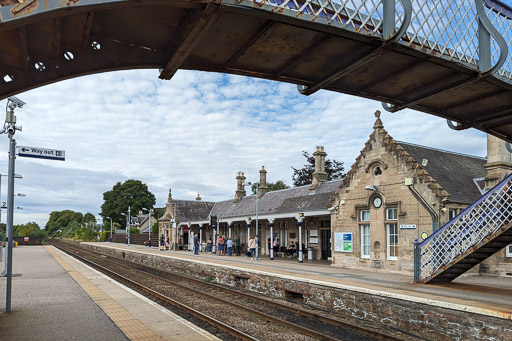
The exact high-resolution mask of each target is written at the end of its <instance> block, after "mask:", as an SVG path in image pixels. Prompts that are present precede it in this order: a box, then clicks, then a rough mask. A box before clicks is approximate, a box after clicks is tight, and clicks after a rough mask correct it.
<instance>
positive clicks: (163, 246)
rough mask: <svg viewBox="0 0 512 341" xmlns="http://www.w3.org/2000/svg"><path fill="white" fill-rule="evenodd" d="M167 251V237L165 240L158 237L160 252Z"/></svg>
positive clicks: (162, 236) (162, 237)
mask: <svg viewBox="0 0 512 341" xmlns="http://www.w3.org/2000/svg"><path fill="white" fill-rule="evenodd" d="M165 250H169V237H167V238H165V237H164V235H163V234H162V235H161V236H160V251H165Z"/></svg>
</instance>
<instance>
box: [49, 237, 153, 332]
mask: <svg viewBox="0 0 512 341" xmlns="http://www.w3.org/2000/svg"><path fill="white" fill-rule="evenodd" d="M44 248H45V249H46V251H48V253H49V254H50V255H52V257H53V258H55V260H56V261H57V262H58V263H59V264H60V265H61V266H62V268H64V270H66V272H67V273H68V274H69V275H70V276H71V278H73V279H74V280H75V282H76V283H78V285H80V287H82V289H84V291H85V292H86V293H87V295H89V296H90V297H91V298H92V300H93V301H94V302H95V303H96V304H97V305H98V306H99V307H100V308H101V309H102V310H103V311H104V312H105V314H107V315H108V317H110V319H111V320H112V321H114V323H115V324H116V325H117V326H118V327H119V329H121V330H122V331H123V333H124V334H125V335H126V337H127V338H129V339H130V340H134V341H143V340H144V341H150V340H155V341H157V340H158V341H160V340H162V339H161V338H160V337H159V336H158V335H156V334H155V333H153V332H152V331H151V330H149V329H148V328H146V326H145V325H144V324H143V323H142V322H140V321H139V320H138V319H136V318H135V317H134V316H133V315H132V314H131V313H130V312H129V311H127V310H126V309H125V308H123V307H122V306H121V305H120V304H119V303H117V302H116V301H115V300H113V299H112V298H111V297H110V296H108V295H107V294H106V293H105V292H104V291H103V290H101V289H100V288H98V287H97V286H96V285H94V284H93V283H92V282H91V281H89V280H88V279H87V278H86V277H85V276H84V275H82V274H81V273H80V272H78V271H77V270H76V269H75V268H74V267H73V266H72V265H71V264H69V263H68V262H66V261H65V260H64V259H62V257H60V256H59V255H57V254H56V253H55V252H54V251H53V250H52V249H51V248H50V247H48V246H45V247H44Z"/></svg>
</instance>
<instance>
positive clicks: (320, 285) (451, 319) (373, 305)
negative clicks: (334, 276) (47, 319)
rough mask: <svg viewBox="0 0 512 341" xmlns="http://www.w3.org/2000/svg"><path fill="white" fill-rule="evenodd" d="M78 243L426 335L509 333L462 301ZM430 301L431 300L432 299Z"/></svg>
mask: <svg viewBox="0 0 512 341" xmlns="http://www.w3.org/2000/svg"><path fill="white" fill-rule="evenodd" d="M82 247H84V248H87V249H92V250H94V251H98V252H101V253H103V254H106V255H109V256H113V257H117V258H122V259H126V260H129V261H132V262H135V263H139V264H144V265H148V266H152V267H155V268H158V269H162V270H167V271H173V272H179V273H181V274H185V275H188V276H191V277H194V278H199V279H207V278H208V279H209V280H212V281H214V282H216V283H219V284H224V285H228V286H232V287H240V288H244V289H246V290H249V291H253V292H258V293H262V294H265V295H267V296H271V297H276V298H294V299H302V300H303V302H304V303H305V304H308V305H311V306H314V307H318V308H322V309H328V310H330V311H333V312H336V313H338V314H339V315H340V316H344V317H354V318H356V319H358V320H360V321H361V320H363V321H367V323H368V324H369V325H371V324H379V325H385V326H386V329H388V330H389V331H390V333H391V335H392V334H393V331H394V330H398V331H402V332H404V333H407V334H409V335H414V336H416V337H419V338H422V339H427V340H443V341H445V340H447V339H453V340H477V339H478V340H509V339H510V335H512V324H511V321H510V316H509V317H508V319H507V318H500V317H495V316H490V315H484V314H483V313H479V312H476V311H471V309H470V308H468V307H466V306H457V305H455V304H454V305H453V308H451V309H449V308H446V307H447V306H449V304H446V303H445V304H444V306H445V307H439V306H436V305H435V301H433V300H429V301H428V302H430V304H428V303H427V300H425V299H421V298H414V297H410V296H405V295H400V294H392V293H382V292H378V291H375V290H371V289H363V288H356V287H348V286H343V285H335V284H333V285H327V284H326V283H325V282H320V281H315V280H308V279H303V280H298V279H297V277H291V276H283V275H280V276H276V275H271V274H268V273H264V272H261V271H256V270H248V269H243V270H241V269H239V268H235V267H230V266H222V267H221V266H218V265H215V264H211V263H205V262H201V261H189V260H184V259H181V258H179V257H173V256H167V255H165V256H164V255H158V254H148V253H144V252H140V251H135V250H134V251H131V250H130V251H126V250H121V249H115V248H109V247H105V246H101V245H94V244H82ZM433 302H434V303H433Z"/></svg>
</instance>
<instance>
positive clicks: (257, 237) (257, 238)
mask: <svg viewBox="0 0 512 341" xmlns="http://www.w3.org/2000/svg"><path fill="white" fill-rule="evenodd" d="M254 184H255V185H258V186H259V183H258V182H255V183H254ZM243 185H244V186H252V185H253V184H252V183H251V182H248V183H246V184H245V183H244V184H243ZM259 200H260V198H259V197H258V192H256V260H259V248H260V245H261V241H260V236H259V226H258V202H259ZM247 226H248V231H247V232H248V233H250V225H249V223H248V224H247ZM247 245H249V236H247Z"/></svg>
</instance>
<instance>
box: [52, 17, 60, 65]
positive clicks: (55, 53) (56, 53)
mask: <svg viewBox="0 0 512 341" xmlns="http://www.w3.org/2000/svg"><path fill="white" fill-rule="evenodd" d="M61 29H62V18H61V17H58V18H55V25H54V30H53V53H52V57H53V58H57V57H58V56H59V51H60V36H61Z"/></svg>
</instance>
